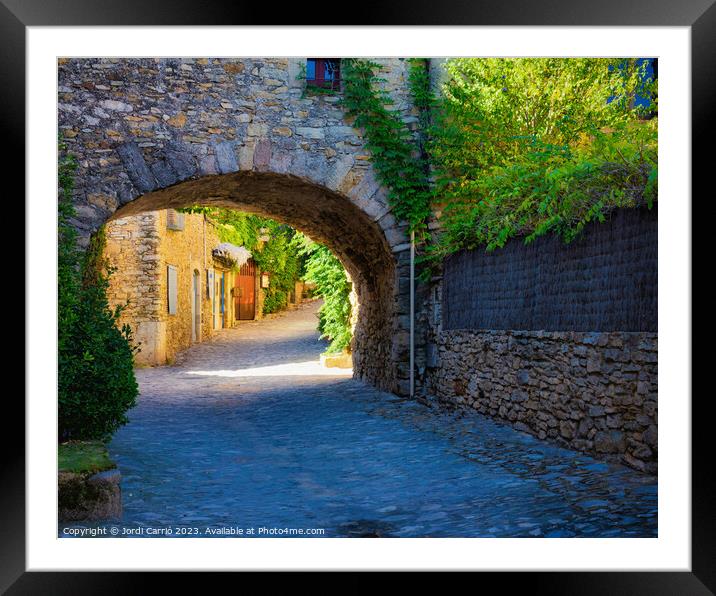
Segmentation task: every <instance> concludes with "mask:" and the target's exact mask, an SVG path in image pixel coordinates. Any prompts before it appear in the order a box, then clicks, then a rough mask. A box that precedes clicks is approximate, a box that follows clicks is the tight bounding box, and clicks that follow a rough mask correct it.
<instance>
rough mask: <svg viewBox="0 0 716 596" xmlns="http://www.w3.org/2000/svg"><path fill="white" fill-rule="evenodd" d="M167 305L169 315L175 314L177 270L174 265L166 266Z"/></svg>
mask: <svg viewBox="0 0 716 596" xmlns="http://www.w3.org/2000/svg"><path fill="white" fill-rule="evenodd" d="M167 304H168V310H169V314H170V315H175V314H177V268H176V267H174V265H167Z"/></svg>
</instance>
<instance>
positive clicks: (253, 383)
mask: <svg viewBox="0 0 716 596" xmlns="http://www.w3.org/2000/svg"><path fill="white" fill-rule="evenodd" d="M318 305H319V304H318V303H317V302H314V303H308V304H304V305H303V306H301V307H300V308H298V309H296V310H292V311H289V312H287V313H284V314H282V315H279V316H276V317H272V318H269V319H266V320H264V321H258V322H247V323H242V324H240V325H239V326H238V328H235V329H227V330H225V331H222V332H221V333H219V334H218V335H217V337H216V338H214V339H212V340H210V341H206V342H203V343H199V344H196V345H195V346H194V347H192V348H191V349H189V350H188V351H186V352H184V353H183V354H181V355H180V356H179V357H178V358H177V361H176V363H175V364H174V365H173V366H165V367H159V368H145V369H139V370H138V371H137V379H138V382H139V385H140V392H141V394H140V396H139V398H138V405H137V406H136V407H135V408H134V409H133V410H130V411H129V419H130V422H129V424H127V425H126V426H124V427H122V428H121V429H120V430H119V431H118V432H117V433H116V435H115V437H114V439H113V441H112V442H111V444H110V454H111V456H112V457H113V459H114V460H115V461H116V462H117V464H118V467H119V469H120V471H121V473H122V477H123V479H122V497H123V502H124V519H123V524H124V525H126V526H137V527H138V526H145V527H146V526H159V525H170V526H184V527H192V526H194V527H198V528H199V529H200V530H201V531H202V533H203V531H204V530H205V529H206V528H222V527H234V526H239V527H243V528H247V527H256V528H259V527H268V528H322V529H324V530H325V536H327V537H345V536H385V537H423V536H425V537H438V536H439V537H450V536H461V537H490V536H496V537H518V536H519V537H521V536H525V537H529V536H542V537H544V536H547V537H570V536H585V537H587V536H588V537H597V536H602V537H614V536H655V535H656V533H657V489H656V479H655V478H653V477H649V476H645V475H642V474H640V473H639V472H636V471H634V470H632V469H629V468H626V467H621V466H616V465H611V464H605V463H601V462H598V461H597V460H595V459H592V458H590V457H588V456H585V455H582V454H579V453H576V452H573V451H569V450H566V449H562V448H559V447H556V446H553V445H550V444H548V443H545V442H542V441H539V440H537V439H535V438H533V437H531V436H529V435H526V434H523V433H520V432H517V431H515V430H514V429H512V428H510V427H509V426H506V425H503V424H499V423H496V422H494V421H491V420H489V419H486V418H484V417H482V416H480V415H478V414H476V413H475V414H473V413H468V414H462V415H461V414H457V413H448V412H439V411H437V410H436V409H431V408H429V407H427V406H425V405H422V404H419V403H416V402H413V401H409V400H405V399H401V398H398V397H396V396H394V395H392V394H388V393H384V392H380V391H377V390H375V389H373V388H371V387H369V386H366V385H364V384H362V383H360V382H358V381H355V380H353V379H352V378H351V377H350V372H349V371H341V370H338V369H324V368H321V367H320V365H319V364H318V359H319V354H320V353H321V352H322V351H323V350H324V349H325V346H326V343H325V342H324V341H321V340H319V339H318V333H317V332H316V314H315V313H316V310H317V308H318Z"/></svg>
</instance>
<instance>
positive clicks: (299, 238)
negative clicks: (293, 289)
mask: <svg viewBox="0 0 716 596" xmlns="http://www.w3.org/2000/svg"><path fill="white" fill-rule="evenodd" d="M293 244H294V246H296V247H297V248H298V250H299V254H301V255H305V256H306V262H305V269H304V276H303V278H304V280H306V281H309V282H313V283H315V284H316V290H315V294H316V295H318V296H320V297H321V298H323V304H322V305H321V308H320V309H319V310H318V330H319V331H320V332H321V337H322V338H325V339H328V340H330V342H331V343H330V344H329V346H328V349H327V350H326V352H327V353H329V354H331V353H336V352H342V351H343V350H346V349H348V348H349V347H350V343H351V338H352V333H351V303H350V298H349V296H350V293H351V283H350V282H349V281H348V278H347V277H346V271H345V269H344V268H343V265H341V262H340V261H339V260H338V258H337V257H336V256H335V255H334V254H333V253H332V252H331V251H330V250H329V249H328V248H327V247H325V246H323V245H322V244H318V243H316V242H313V241H312V240H310V239H309V238H308V237H306V236H304V235H303V234H301V233H297V234H296V235H295V236H294V240H293Z"/></svg>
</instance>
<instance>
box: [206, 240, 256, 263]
mask: <svg viewBox="0 0 716 596" xmlns="http://www.w3.org/2000/svg"><path fill="white" fill-rule="evenodd" d="M211 254H212V256H214V257H216V258H218V259H221V260H223V261H225V262H227V263H229V264H230V265H232V266H236V267H241V266H242V265H243V264H245V263H246V261H248V260H249V259H250V258H251V252H250V251H249V250H248V249H247V248H246V247H244V246H236V245H235V244H231V243H230V242H222V243H221V244H219V245H218V246H217V247H216V248H215V249H214V250H212V251H211Z"/></svg>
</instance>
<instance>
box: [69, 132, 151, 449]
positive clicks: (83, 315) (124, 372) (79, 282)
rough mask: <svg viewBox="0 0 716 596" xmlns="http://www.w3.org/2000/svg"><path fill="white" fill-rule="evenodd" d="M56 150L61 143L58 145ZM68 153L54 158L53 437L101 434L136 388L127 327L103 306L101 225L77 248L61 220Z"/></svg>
mask: <svg viewBox="0 0 716 596" xmlns="http://www.w3.org/2000/svg"><path fill="white" fill-rule="evenodd" d="M60 149H61V151H62V150H63V149H64V147H62V145H61V146H60ZM74 169H75V163H74V160H73V159H72V158H71V157H68V156H64V157H63V158H62V160H61V161H60V197H59V222H58V223H59V236H58V253H59V254H58V433H59V439H60V441H67V440H93V439H96V440H106V439H108V438H109V437H110V436H111V434H112V433H113V432H114V431H115V430H117V428H119V427H120V426H121V425H122V424H124V423H126V422H127V417H126V412H127V410H128V409H129V408H131V407H132V406H134V404H135V401H136V396H137V394H138V387H137V382H136V379H135V377H134V368H133V355H134V351H135V350H136V348H134V347H133V346H132V333H131V330H130V329H129V327H128V326H127V325H125V326H123V327H122V328H121V329H120V328H118V326H117V320H118V318H119V316H120V314H121V310H122V308H121V307H118V308H116V309H115V310H112V309H110V307H109V303H108V301H107V287H108V285H109V275H111V270H109V269H107V267H106V266H105V264H104V263H103V262H102V260H101V254H102V249H103V246H104V244H103V243H104V235H103V232H102V230H100V232H99V233H98V234H97V235H95V237H94V238H93V241H92V243H91V244H90V248H89V249H88V251H87V252H86V253H85V254H82V253H81V251H79V250H78V249H77V242H76V241H77V236H76V232H75V231H74V229H73V228H72V226H71V225H70V223H69V219H70V218H71V217H72V216H73V215H74V208H73V206H72V184H73V183H72V173H73V172H74Z"/></svg>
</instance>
